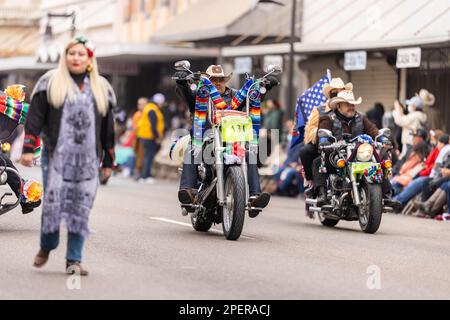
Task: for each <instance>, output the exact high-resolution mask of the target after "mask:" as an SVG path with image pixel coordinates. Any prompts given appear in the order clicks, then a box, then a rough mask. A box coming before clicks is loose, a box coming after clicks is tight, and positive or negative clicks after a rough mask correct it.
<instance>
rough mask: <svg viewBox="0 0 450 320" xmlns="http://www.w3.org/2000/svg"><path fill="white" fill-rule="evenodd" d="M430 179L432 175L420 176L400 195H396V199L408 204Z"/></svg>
mask: <svg viewBox="0 0 450 320" xmlns="http://www.w3.org/2000/svg"><path fill="white" fill-rule="evenodd" d="M430 181H431V178H430V177H419V178H416V179H414V180H413V181H411V183H410V184H409V185H408V186H407V187H406V188H405V189H403V191H402V192H401V193H400V194H399V195H396V196H395V197H394V200H397V201H400V202H401V203H402V206H404V205H406V204H407V203H408V201H409V200H411V199H412V198H414V197H415V196H417V195H418V194H419V193H421V192H422V190H423V189H424V187H425V186H426V185H427V184H428V183H429V182H430Z"/></svg>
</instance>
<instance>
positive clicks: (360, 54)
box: [344, 51, 367, 71]
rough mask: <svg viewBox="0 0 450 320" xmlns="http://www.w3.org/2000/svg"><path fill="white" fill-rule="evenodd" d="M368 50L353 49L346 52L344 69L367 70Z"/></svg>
mask: <svg viewBox="0 0 450 320" xmlns="http://www.w3.org/2000/svg"><path fill="white" fill-rule="evenodd" d="M366 68H367V51H352V52H346V53H345V62H344V70H345V71H357V70H366Z"/></svg>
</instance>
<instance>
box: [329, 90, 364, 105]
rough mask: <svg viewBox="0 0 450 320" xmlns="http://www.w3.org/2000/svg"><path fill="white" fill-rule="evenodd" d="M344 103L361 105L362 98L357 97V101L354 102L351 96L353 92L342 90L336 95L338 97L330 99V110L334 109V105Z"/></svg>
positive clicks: (353, 96)
mask: <svg viewBox="0 0 450 320" xmlns="http://www.w3.org/2000/svg"><path fill="white" fill-rule="evenodd" d="M342 102H346V103H349V104H353V105H358V104H361V103H362V98H361V97H359V98H358V100H355V95H354V94H353V91H350V90H344V91H341V92H339V93H338V96H337V97H336V98H333V99H331V101H330V106H331V108H333V109H334V108H336V105H337V104H338V103H342Z"/></svg>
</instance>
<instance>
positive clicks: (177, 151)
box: [171, 134, 191, 165]
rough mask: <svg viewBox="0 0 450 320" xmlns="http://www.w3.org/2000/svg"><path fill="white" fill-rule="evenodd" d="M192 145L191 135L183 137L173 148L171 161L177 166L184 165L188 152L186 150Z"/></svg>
mask: <svg viewBox="0 0 450 320" xmlns="http://www.w3.org/2000/svg"><path fill="white" fill-rule="evenodd" d="M190 143H191V135H189V134H188V135H186V136H184V137H182V138H181V139H179V140H178V141H177V142H176V143H175V146H174V147H173V149H172V152H171V159H172V161H173V162H175V163H176V164H177V165H182V164H183V162H184V153H185V152H186V149H187V148H188V146H189V144H190Z"/></svg>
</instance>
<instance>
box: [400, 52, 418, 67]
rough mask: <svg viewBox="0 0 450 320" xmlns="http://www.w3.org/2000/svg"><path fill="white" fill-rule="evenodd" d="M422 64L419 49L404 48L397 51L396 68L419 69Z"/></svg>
mask: <svg viewBox="0 0 450 320" xmlns="http://www.w3.org/2000/svg"><path fill="white" fill-rule="evenodd" d="M421 62H422V49H421V48H405V49H398V51H397V68H398V69H404V68H419V67H420V64H421Z"/></svg>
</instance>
